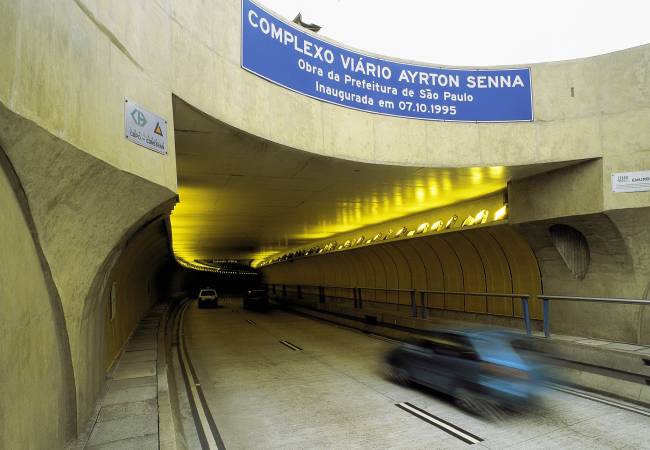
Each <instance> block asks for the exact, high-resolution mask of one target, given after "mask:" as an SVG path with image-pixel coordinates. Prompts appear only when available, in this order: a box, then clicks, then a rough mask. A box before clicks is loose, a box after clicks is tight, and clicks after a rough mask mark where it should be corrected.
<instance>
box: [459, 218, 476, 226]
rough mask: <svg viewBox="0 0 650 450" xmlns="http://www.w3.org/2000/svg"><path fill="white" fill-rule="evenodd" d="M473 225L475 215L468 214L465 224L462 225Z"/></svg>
mask: <svg viewBox="0 0 650 450" xmlns="http://www.w3.org/2000/svg"><path fill="white" fill-rule="evenodd" d="M471 225H474V217H472V216H467V219H465V220H464V221H463V224H462V225H461V228H462V227H469V226H471Z"/></svg>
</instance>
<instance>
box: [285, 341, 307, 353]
mask: <svg viewBox="0 0 650 450" xmlns="http://www.w3.org/2000/svg"><path fill="white" fill-rule="evenodd" d="M280 343H281V344H284V345H286V346H287V347H289V348H290V349H291V350H294V351H297V352H299V351H300V350H302V349H301V348H300V347H297V346H295V345H293V344H292V343H291V342H289V341H280Z"/></svg>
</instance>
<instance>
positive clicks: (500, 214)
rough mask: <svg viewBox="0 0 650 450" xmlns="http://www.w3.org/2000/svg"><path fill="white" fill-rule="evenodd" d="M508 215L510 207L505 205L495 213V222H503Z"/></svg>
mask: <svg viewBox="0 0 650 450" xmlns="http://www.w3.org/2000/svg"><path fill="white" fill-rule="evenodd" d="M507 214H508V205H503V206H502V207H501V208H499V209H497V211H496V212H495V213H494V220H501V219H504V218H505V217H506V215H507Z"/></svg>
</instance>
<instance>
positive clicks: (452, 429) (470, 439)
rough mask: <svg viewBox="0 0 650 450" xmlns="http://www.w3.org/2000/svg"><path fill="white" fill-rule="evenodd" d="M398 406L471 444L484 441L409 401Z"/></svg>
mask: <svg viewBox="0 0 650 450" xmlns="http://www.w3.org/2000/svg"><path fill="white" fill-rule="evenodd" d="M397 406H399V407H401V408H402V409H407V410H408V411H409V412H411V413H412V414H414V415H416V416H418V417H420V418H423V419H425V420H428V421H431V422H434V423H435V424H436V426H437V427H439V428H444V429H445V430H448V431H449V432H450V433H451V434H452V435H454V436H456V437H460V438H462V439H463V440H465V441H466V442H469V443H471V444H478V443H479V442H481V441H482V439H476V438H475V437H474V436H472V435H470V434H467V433H466V432H464V431H463V430H462V429H460V428H456V427H455V426H452V425H449V424H447V423H445V422H443V421H441V420H439V419H438V418H437V417H436V416H433V415H431V414H427V413H424V412H422V411H420V410H419V409H416V408H413V407H412V406H411V405H410V404H409V403H407V402H402V403H398V404H397Z"/></svg>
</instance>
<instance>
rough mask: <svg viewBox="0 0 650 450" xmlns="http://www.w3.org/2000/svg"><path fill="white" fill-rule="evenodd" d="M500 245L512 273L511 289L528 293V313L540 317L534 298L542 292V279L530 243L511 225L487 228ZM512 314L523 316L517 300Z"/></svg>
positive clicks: (540, 310) (533, 316)
mask: <svg viewBox="0 0 650 450" xmlns="http://www.w3.org/2000/svg"><path fill="white" fill-rule="evenodd" d="M487 231H488V232H489V233H490V235H492V237H494V239H495V241H496V242H498V244H499V245H500V246H501V248H502V250H503V253H504V254H505V255H506V259H507V260H508V266H509V267H510V273H511V275H512V290H513V293H515V294H530V295H531V301H530V314H531V317H532V318H534V319H541V317H542V308H541V302H540V301H539V300H538V299H537V298H536V297H537V294H540V293H541V292H542V279H541V275H540V271H539V265H538V264H537V258H535V254H534V253H533V250H532V249H531V248H530V245H528V243H527V242H526V241H525V240H524V238H523V237H522V236H521V235H520V234H519V232H518V231H517V230H515V229H514V228H512V227H509V226H508V227H498V228H497V227H495V228H492V229H487ZM513 314H514V316H515V317H523V311H522V307H521V304H520V303H519V302H514V305H513Z"/></svg>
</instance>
